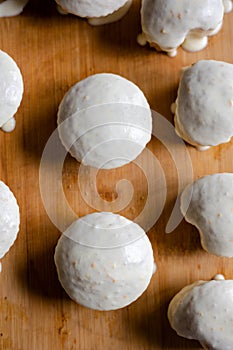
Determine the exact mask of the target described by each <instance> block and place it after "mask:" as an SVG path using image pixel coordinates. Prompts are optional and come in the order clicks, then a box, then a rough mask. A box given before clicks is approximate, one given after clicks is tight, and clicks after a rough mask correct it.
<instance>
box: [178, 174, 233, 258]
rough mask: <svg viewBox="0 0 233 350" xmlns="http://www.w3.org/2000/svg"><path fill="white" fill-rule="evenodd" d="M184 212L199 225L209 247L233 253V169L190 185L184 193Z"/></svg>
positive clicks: (220, 252)
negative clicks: (231, 171) (232, 171)
mask: <svg viewBox="0 0 233 350" xmlns="http://www.w3.org/2000/svg"><path fill="white" fill-rule="evenodd" d="M190 196H191V201H190ZM189 201H190V202H189ZM188 204H189V207H188V210H187V212H185V210H184V208H187V206H188ZM181 212H182V214H183V215H184V217H185V220H186V221H187V222H189V223H191V224H192V225H194V226H196V227H197V229H198V231H199V233H200V237H201V244H202V247H203V248H204V249H205V250H206V251H208V252H209V253H212V254H215V255H219V256H226V257H233V174H232V173H221V174H214V175H209V176H204V177H202V178H200V179H199V180H197V181H195V182H194V183H193V184H191V185H189V186H187V187H186V188H185V190H184V191H183V193H182V195H181Z"/></svg>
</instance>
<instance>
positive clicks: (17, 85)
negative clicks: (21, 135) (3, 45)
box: [0, 50, 23, 132]
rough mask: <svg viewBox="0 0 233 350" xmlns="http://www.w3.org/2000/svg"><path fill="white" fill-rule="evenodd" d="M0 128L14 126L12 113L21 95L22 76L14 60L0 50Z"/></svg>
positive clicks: (17, 106)
mask: <svg viewBox="0 0 233 350" xmlns="http://www.w3.org/2000/svg"><path fill="white" fill-rule="evenodd" d="M0 81H1V85H0V128H2V130H4V131H6V132H10V131H12V130H14V128H15V119H14V115H15V113H16V112H17V110H18V108H19V105H20V103H21V100H22V96H23V78H22V75H21V72H20V70H19V68H18V66H17V64H16V63H15V61H14V60H13V59H12V58H11V57H10V56H9V55H7V54H6V53H5V52H3V51H1V50H0Z"/></svg>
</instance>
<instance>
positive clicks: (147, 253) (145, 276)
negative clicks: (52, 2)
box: [55, 212, 155, 311]
mask: <svg viewBox="0 0 233 350" xmlns="http://www.w3.org/2000/svg"><path fill="white" fill-rule="evenodd" d="M55 264H56V267H57V272H58V277H59V280H60V282H61V284H62V286H63V288H64V289H65V291H66V292H67V294H68V295H69V296H70V298H71V299H73V300H74V301H75V302H77V303H79V304H81V305H83V306H86V307H89V308H92V309H96V310H105V311H107V310H115V309H119V308H122V307H125V306H127V305H129V304H131V303H132V302H133V301H135V300H136V299H137V298H139V296H140V295H141V294H142V293H143V292H144V291H145V290H146V288H147V286H148V285H149V282H150V279H151V277H152V274H153V273H154V272H155V264H154V258H153V251H152V247H151V244H150V241H149V239H148V237H147V236H146V234H145V232H144V230H143V229H142V228H141V227H140V226H138V225H137V224H135V223H133V222H132V221H130V220H128V219H126V218H124V217H122V216H120V215H116V214H113V213H105V212H102V213H94V214H90V215H87V216H85V217H83V218H81V219H79V220H77V221H75V222H74V223H73V224H72V225H71V226H70V227H69V228H68V229H67V230H66V231H65V232H64V233H63V234H62V236H61V238H60V239H59V241H58V244H57V247H56V251H55Z"/></svg>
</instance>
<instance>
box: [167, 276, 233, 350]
mask: <svg viewBox="0 0 233 350" xmlns="http://www.w3.org/2000/svg"><path fill="white" fill-rule="evenodd" d="M219 277H220V278H219ZM232 314H233V280H224V278H223V276H222V278H221V276H219V275H217V278H216V280H212V281H198V282H196V283H193V284H191V285H189V286H186V287H185V288H183V289H182V290H181V291H180V292H179V293H177V294H176V296H175V297H174V298H173V299H172V301H171V303H170V305H169V308H168V319H169V322H170V325H171V327H172V328H173V329H174V330H175V331H176V332H177V334H178V335H180V336H182V337H185V338H188V339H195V340H198V341H199V342H200V343H201V345H202V346H203V348H204V349H208V350H231V349H232V344H233V332H232V328H233V318H232Z"/></svg>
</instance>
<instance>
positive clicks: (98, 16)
mask: <svg viewBox="0 0 233 350" xmlns="http://www.w3.org/2000/svg"><path fill="white" fill-rule="evenodd" d="M55 1H56V2H57V4H58V11H59V12H60V13H61V14H67V13H72V14H73V15H76V16H79V17H85V18H88V22H89V24H91V25H101V24H107V23H112V22H116V21H118V20H120V19H121V18H122V17H123V16H124V15H125V14H126V13H127V12H128V10H129V8H130V6H131V4H132V0H107V1H106V0H105V1H103V0H93V1H88V0H55Z"/></svg>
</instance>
